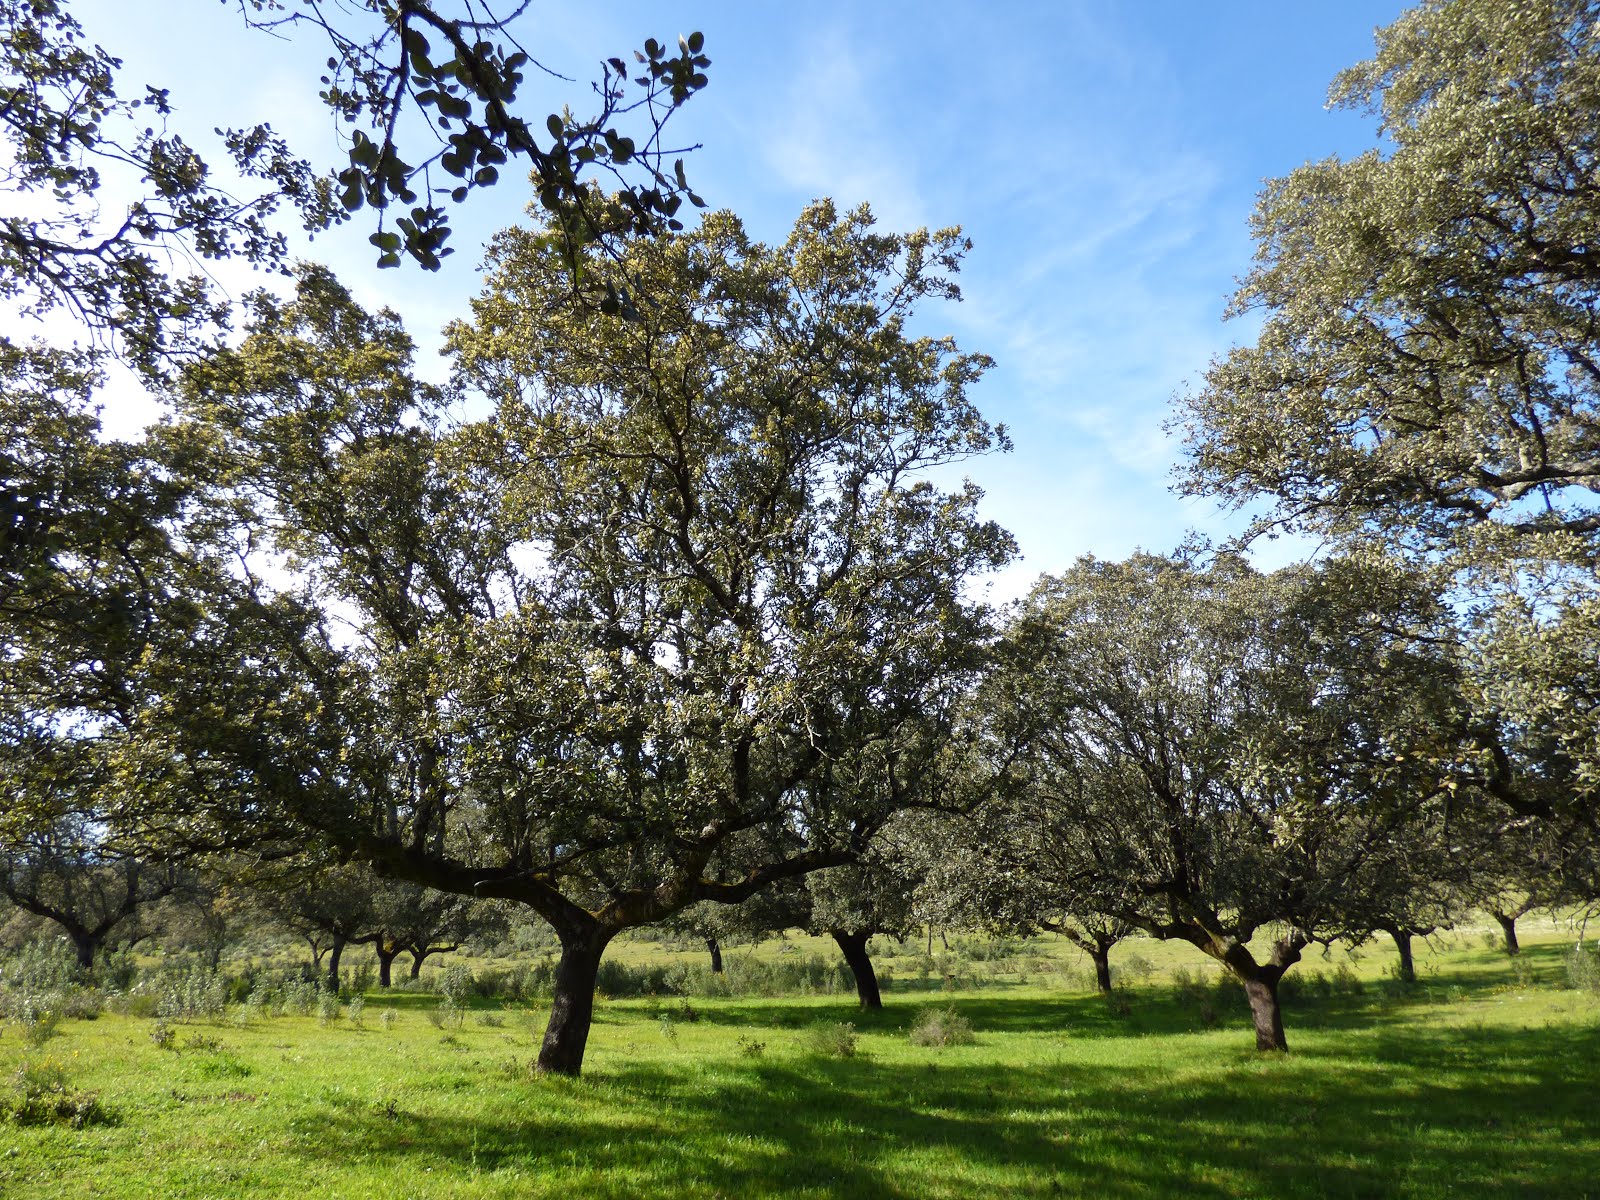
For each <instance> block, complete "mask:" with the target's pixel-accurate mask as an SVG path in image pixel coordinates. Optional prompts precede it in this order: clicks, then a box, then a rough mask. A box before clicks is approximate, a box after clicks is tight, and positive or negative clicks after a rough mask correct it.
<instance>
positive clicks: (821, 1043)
mask: <svg viewBox="0 0 1600 1200" xmlns="http://www.w3.org/2000/svg"><path fill="white" fill-rule="evenodd" d="M800 1045H801V1046H802V1047H803V1048H804V1049H806V1050H809V1051H810V1052H811V1053H812V1054H815V1055H817V1056H818V1057H822V1058H854V1057H855V1056H856V1051H857V1046H856V1027H855V1026H854V1025H852V1024H850V1022H848V1021H818V1022H817V1023H816V1024H814V1025H808V1026H806V1028H805V1029H804V1030H803V1031H802V1032H801V1034H800Z"/></svg>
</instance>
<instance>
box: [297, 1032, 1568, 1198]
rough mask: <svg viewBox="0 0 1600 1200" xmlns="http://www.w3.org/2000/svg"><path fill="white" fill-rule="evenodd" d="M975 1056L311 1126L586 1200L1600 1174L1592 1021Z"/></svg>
mask: <svg viewBox="0 0 1600 1200" xmlns="http://www.w3.org/2000/svg"><path fill="white" fill-rule="evenodd" d="M962 1007H963V1008H964V1009H965V1008H966V1007H967V1006H965V1005H963V1006H962ZM806 1012H807V1013H808V1014H810V1015H813V1016H814V1015H815V1013H816V1012H817V1010H816V1009H814V1008H812V1009H807V1010H806ZM1313 1042H1314V1044H1313ZM1175 1051H1178V1047H1177V1046H1175ZM972 1058H973V1055H972V1053H971V1052H941V1051H937V1050H929V1051H927V1056H926V1058H925V1059H924V1060H922V1061H913V1062H909V1063H907V1062H894V1063H884V1062H875V1061H871V1060H863V1059H859V1058H858V1059H845V1060H841V1059H833V1058H823V1057H812V1056H808V1055H806V1054H803V1053H785V1054H782V1055H778V1054H773V1055H772V1056H770V1057H768V1056H763V1057H761V1058H742V1059H732V1060H730V1059H727V1058H721V1059H712V1058H708V1059H707V1060H706V1061H705V1062H701V1063H695V1062H684V1063H682V1064H681V1065H680V1064H675V1063H670V1062H669V1063H662V1062H642V1063H628V1064H626V1065H622V1066H610V1067H607V1068H605V1069H601V1070H597V1071H594V1072H592V1073H591V1074H590V1075H589V1076H587V1077H586V1078H585V1079H583V1080H581V1081H565V1080H532V1081H526V1082H518V1083H516V1084H511V1085H508V1084H506V1083H505V1082H504V1081H502V1082H501V1084H500V1085H499V1087H500V1090H499V1092H498V1093H497V1097H498V1098H497V1099H489V1098H486V1103H485V1105H484V1107H483V1109H482V1110H481V1112H480V1113H479V1114H478V1115H475V1116H473V1117H470V1118H469V1117H464V1116H458V1115H456V1114H454V1113H451V1114H448V1115H439V1114H435V1113H430V1112H429V1111H428V1108H429V1107H430V1106H429V1105H428V1103H427V1097H426V1096H421V1097H418V1098H416V1102H415V1103H413V1105H412V1106H411V1107H412V1110H413V1111H409V1112H399V1113H396V1112H392V1111H391V1112H387V1113H386V1112H384V1111H381V1110H380V1109H378V1108H377V1107H375V1106H372V1107H368V1108H364V1107H362V1106H359V1105H355V1106H349V1107H347V1108H344V1109H339V1110H333V1111H324V1112H320V1113H317V1114H308V1116H307V1119H308V1120H315V1121H318V1122H320V1124H321V1127H322V1129H323V1131H324V1135H325V1136H323V1137H321V1138H319V1139H318V1140H317V1142H316V1145H315V1147H314V1148H313V1149H311V1150H308V1151H307V1153H308V1154H309V1155H312V1156H322V1155H326V1156H328V1157H329V1158H330V1159H335V1160H337V1159H340V1158H343V1157H347V1156H352V1155H355V1156H359V1157H362V1158H364V1159H370V1158H374V1157H377V1158H384V1157H390V1158H393V1159H394V1160H395V1166H396V1167H397V1168H399V1167H400V1166H402V1160H404V1159H406V1158H407V1157H408V1156H411V1155H415V1154H419V1153H425V1154H426V1155H427V1156H428V1158H429V1161H430V1162H435V1163H438V1162H440V1160H443V1162H444V1165H445V1166H446V1167H447V1168H449V1169H450V1170H455V1171H467V1170H474V1171H478V1172H483V1171H489V1172H493V1171H500V1170H505V1171H508V1172H513V1171H514V1172H519V1173H521V1175H522V1177H524V1178H528V1179H533V1180H536V1181H539V1183H540V1184H541V1186H545V1187H547V1188H548V1189H549V1190H550V1191H553V1192H561V1191H565V1192H566V1193H567V1194H570V1195H584V1196H590V1195H594V1196H611V1195H615V1196H623V1195H639V1194H652V1195H693V1196H709V1195H726V1196H741V1197H743V1196H763V1195H795V1194H807V1193H810V1194H816V1195H828V1196H841V1197H843V1196H872V1197H911V1196H932V1195H945V1196H963V1195H979V1194H1002V1195H1014V1196H1054V1195H1063V1194H1065V1195H1074V1194H1094V1195H1097V1196H1105V1197H1112V1198H1120V1197H1134V1196H1146V1195H1152V1194H1163V1193H1171V1194H1183V1195H1188V1196H1217V1197H1221V1196H1235V1195H1273V1196H1283V1195H1290V1196H1387V1195H1445V1194H1463V1195H1511V1194H1515V1195H1519V1196H1577V1195H1582V1194H1584V1193H1586V1192H1592V1191H1593V1190H1594V1186H1595V1185H1594V1162H1596V1161H1600V1121H1597V1118H1596V1114H1595V1111H1594V1097H1595V1096H1596V1095H1600V1029H1596V1028H1594V1027H1592V1026H1588V1027H1584V1026H1572V1027H1551V1028H1544V1029H1535V1030H1527V1031H1513V1030H1506V1029H1470V1028H1469V1029H1461V1028H1452V1029H1448V1030H1439V1029H1429V1028H1427V1027H1424V1026H1413V1025H1410V1024H1404V1023H1403V1024H1399V1025H1396V1026H1394V1027H1389V1026H1383V1025H1375V1026H1373V1027H1372V1028H1369V1029H1367V1030H1365V1031H1362V1032H1360V1033H1358V1034H1356V1035H1353V1036H1349V1037H1340V1038H1339V1039H1337V1040H1336V1041H1333V1040H1330V1039H1316V1040H1313V1039H1308V1049H1306V1050H1305V1051H1302V1052H1298V1053H1296V1054H1291V1055H1289V1056H1282V1055H1268V1056H1260V1055H1255V1054H1253V1053H1249V1052H1247V1051H1245V1050H1243V1049H1242V1048H1241V1050H1240V1052H1239V1053H1238V1054H1224V1055H1220V1056H1216V1057H1213V1058H1211V1059H1209V1060H1206V1059H1204V1058H1203V1056H1201V1055H1197V1054H1196V1053H1195V1051H1194V1050H1193V1049H1192V1048H1191V1049H1189V1050H1187V1051H1179V1052H1177V1053H1175V1055H1174V1059H1173V1062H1172V1064H1171V1066H1170V1068H1146V1069H1127V1068H1118V1067H1115V1066H1110V1065H1106V1064H1104V1063H1092V1064H1089V1063H1083V1062H1075V1061H1073V1060H1072V1059H1071V1057H1070V1055H1068V1056H1066V1057H1064V1058H1063V1059H1062V1060H1061V1061H1060V1062H1058V1063H1055V1064H1049V1065H1046V1064H1041V1063H1037V1062H1036V1063H1032V1064H1030V1065H1026V1066H1007V1065H1002V1064H995V1063H986V1062H974V1061H972Z"/></svg>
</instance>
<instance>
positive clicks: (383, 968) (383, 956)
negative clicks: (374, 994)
mask: <svg viewBox="0 0 1600 1200" xmlns="http://www.w3.org/2000/svg"><path fill="white" fill-rule="evenodd" d="M373 950H374V952H376V954H377V955H378V986H379V987H381V988H386V987H388V986H389V985H390V983H392V982H393V975H392V973H391V971H390V967H391V966H392V965H393V963H394V960H395V956H396V955H397V954H399V953H400V951H399V950H385V949H384V948H383V944H382V943H379V944H378V945H376V946H374V947H373Z"/></svg>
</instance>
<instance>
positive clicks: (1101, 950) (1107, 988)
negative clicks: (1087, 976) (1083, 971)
mask: <svg viewBox="0 0 1600 1200" xmlns="http://www.w3.org/2000/svg"><path fill="white" fill-rule="evenodd" d="M1089 957H1090V958H1092V959H1094V982H1095V986H1096V987H1098V988H1099V989H1100V990H1101V991H1102V992H1104V993H1105V994H1106V995H1108V996H1109V995H1110V994H1111V947H1110V946H1103V945H1101V944H1099V943H1098V942H1097V943H1095V945H1094V947H1093V949H1091V950H1090V951H1089Z"/></svg>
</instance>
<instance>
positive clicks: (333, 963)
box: [328, 933, 346, 992]
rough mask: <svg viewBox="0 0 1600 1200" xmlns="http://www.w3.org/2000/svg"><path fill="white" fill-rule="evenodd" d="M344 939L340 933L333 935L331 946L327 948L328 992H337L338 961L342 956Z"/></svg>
mask: <svg viewBox="0 0 1600 1200" xmlns="http://www.w3.org/2000/svg"><path fill="white" fill-rule="evenodd" d="M345 942H346V938H345V936H344V934H342V933H336V934H334V935H333V945H331V946H329V947H328V990H329V991H330V992H337V991H338V990H339V959H340V958H341V957H343V955H344V947H345Z"/></svg>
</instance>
